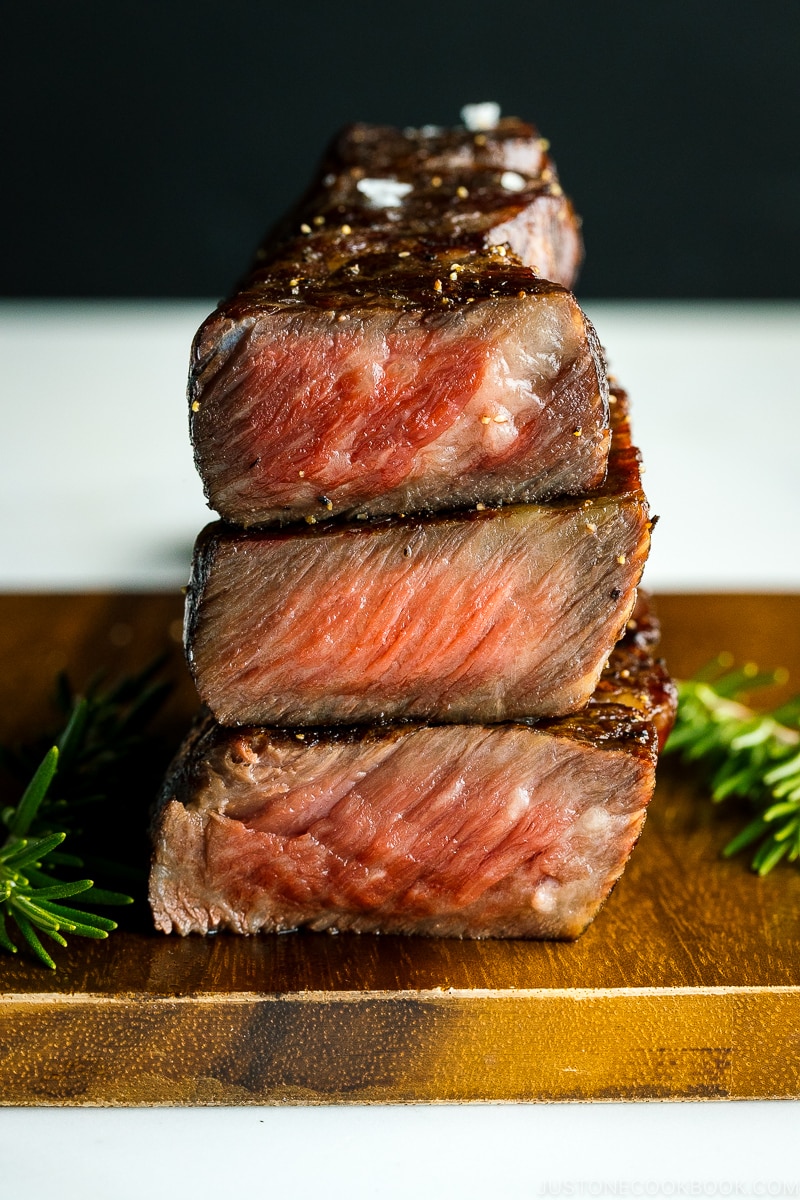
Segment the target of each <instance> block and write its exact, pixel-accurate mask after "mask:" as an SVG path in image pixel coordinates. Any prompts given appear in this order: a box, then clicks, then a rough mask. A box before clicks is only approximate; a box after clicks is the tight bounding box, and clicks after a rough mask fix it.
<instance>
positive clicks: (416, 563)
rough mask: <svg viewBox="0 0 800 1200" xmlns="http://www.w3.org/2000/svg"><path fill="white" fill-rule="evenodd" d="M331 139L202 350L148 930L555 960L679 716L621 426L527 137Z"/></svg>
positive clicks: (385, 134)
mask: <svg viewBox="0 0 800 1200" xmlns="http://www.w3.org/2000/svg"><path fill="white" fill-rule="evenodd" d="M491 108H492V106H476V107H475V108H473V109H471V110H465V117H466V118H467V120H466V124H465V126H463V127H459V128H457V129H455V130H440V129H434V128H430V127H428V128H425V129H422V130H404V131H402V132H400V131H398V130H394V129H386V128H382V127H370V126H355V127H353V128H351V129H349V130H348V131H346V132H345V133H344V134H343V135H342V137H341V138H340V139H339V140H338V141H337V142H336V143H335V144H334V146H333V148H332V149H331V151H330V152H329V155H328V157H327V159H326V160H325V162H324V163H323V166H322V170H321V172H320V175H319V178H318V180H317V181H316V183H315V185H314V186H313V187H312V188H311V190H310V192H309V193H308V195H307V197H306V198H305V199H304V200H303V201H302V202H301V204H300V206H299V208H298V209H297V210H296V211H295V212H294V213H293V214H292V215H291V216H290V217H289V218H288V219H287V221H286V222H284V223H283V225H281V226H280V227H279V228H278V229H277V230H275V231H274V232H273V233H272V234H271V235H270V236H269V237H268V239H267V240H266V242H265V243H264V245H263V246H262V248H261V249H260V250H259V252H258V256H257V259H256V263H255V266H254V268H253V270H252V272H251V273H250V275H249V276H248V277H247V278H246V279H245V280H244V281H243V283H242V284H241V286H240V287H239V289H238V291H237V292H236V294H235V295H234V296H233V297H232V299H230V300H229V301H226V302H224V303H223V304H221V305H220V306H219V308H218V309H217V311H216V312H215V313H213V314H212V316H211V317H209V319H208V320H207V321H206V322H205V324H204V325H203V326H202V328H201V329H200V331H199V333H198V335H197V338H196V339H195V344H194V347H193V352H192V364H191V375H190V384H189V399H190V409H191V430H192V440H193V444H194V448H195V459H196V462H197V466H198V469H199V471H200V474H201V476H202V478H203V482H204V486H205V488H206V494H207V496H208V499H209V503H210V505H211V506H212V507H213V508H215V509H216V510H217V512H218V513H219V514H220V516H221V517H222V520H221V521H218V522H216V523H215V524H213V525H211V526H209V527H208V528H207V529H205V530H204V531H203V533H202V534H201V535H200V538H199V539H198V542H197V546H196V548H195V556H194V564H193V573H192V579H191V582H190V586H189V589H188V594H187V608H186V650H187V656H188V660H189V664H190V667H191V669H192V672H193V675H194V679H195V683H196V685H197V689H198V692H199V694H200V698H201V700H202V701H203V704H204V710H203V712H202V713H201V715H200V717H199V718H198V722H197V724H196V726H195V728H194V729H193V730H192V731H191V732H190V734H189V736H188V738H187V741H186V743H185V745H184V746H183V747H182V748H181V751H180V752H179V754H178V757H177V759H176V761H175V763H174V764H173V767H172V768H171V770H170V772H169V775H168V778H167V780H166V781H165V785H164V789H163V793H162V796H161V799H160V802H159V805H158V809H157V813H156V817H155V822H154V843H155V854H154V862H153V868H152V874H151V903H152V907H153V912H154V916H155V920H156V924H157V926H158V927H159V928H160V929H163V930H165V931H167V932H169V931H171V930H173V929H175V930H177V931H178V932H180V933H189V932H202V933H205V932H208V931H209V930H214V929H220V928H229V929H233V930H236V931H238V932H245V933H254V932H257V931H259V930H267V931H270V930H273V931H274V930H286V929H292V928H296V927H299V926H303V925H307V926H310V927H311V928H314V929H326V928H328V929H331V928H334V929H353V930H358V931H378V932H380V931H387V932H388V931H392V932H416V933H425V934H435V935H456V936H462V937H489V936H520V937H560V938H570V937H575V936H577V935H578V934H579V933H580V932H581V930H582V929H583V928H585V926H586V924H587V923H588V922H589V921H590V920H591V919H592V917H593V916H594V914H595V913H596V912H597V910H598V908H599V906H600V905H601V904H602V902H603V900H604V899H605V898H606V896H607V895H608V893H609V891H610V889H611V887H612V886H613V884H614V882H615V880H616V879H617V878H618V877H619V875H620V873H621V871H622V869H623V867H624V865H625V862H626V860H627V857H628V855H629V853H630V851H631V848H632V847H633V844H634V843H635V841H636V838H637V836H638V833H639V830H640V828H641V825H642V821H643V820H644V815H645V811H646V807H647V804H648V801H649V799H650V796H651V794H652V789H653V784H654V769H655V762H656V756H657V752H658V745H659V741H660V740H662V741H663V738H664V736H666V733H667V732H668V729H669V725H670V723H671V720H672V714H673V710H674V692H673V689H672V685H671V683H670V681H669V678H668V676H667V675H666V672H665V670H664V668H663V666H661V665H660V664H659V663H658V662H656V661H654V659H653V657H652V654H653V646H654V644H655V641H656V640H657V629H656V626H655V622H654V619H653V617H652V614H650V613H649V612H648V611H647V608H646V606H645V605H644V604H643V603H642V602H641V600H640V602H639V605H638V607H637V608H636V611H634V606H635V604H636V600H637V587H638V584H639V580H640V577H641V573H642V569H643V566H644V563H645V560H646V558H647V553H648V549H649V538H650V529H651V521H650V518H649V514H648V508H647V502H646V499H645V497H644V494H643V492H642V488H641V482H640V473H639V455H638V452H637V451H636V449H635V448H634V447H633V446H632V444H631V440H630V433H629V427H628V405H627V398H626V396H625V394H624V393H623V392H622V391H621V390H620V389H618V388H616V387H614V388H611V389H609V386H608V380H607V377H606V372H605V365H604V362H603V357H602V354H601V352H600V349H599V346H598V342H597V338H596V335H595V333H594V330H593V329H592V326H591V324H590V323H589V321H588V320H587V318H586V317H585V316H584V314H583V313H582V312H581V310H580V308H579V307H578V305H577V303H576V301H575V299H574V297H573V296H572V295H571V293H570V292H569V290H568V288H569V286H570V285H571V284H572V282H573V279H574V275H575V272H576V270H577V267H578V263H579V259H580V253H581V247H580V237H579V232H578V222H577V219H576V218H575V215H574V213H573V210H572V207H571V205H570V203H569V201H568V200H567V199H566V198H565V197H564V195H563V192H562V190H561V187H560V185H559V183H558V179H557V176H556V172H555V168H554V166H553V163H552V161H551V160H550V158H549V156H548V154H547V144H546V143H545V142H544V141H543V140H542V139H541V138H540V137H539V136H538V134H537V132H536V131H535V130H534V129H533V128H532V127H531V126H530V125H526V124H524V123H522V122H521V121H518V120H515V119H506V120H502V121H498V120H497V116H496V114H495V113H493V112H492V111H491Z"/></svg>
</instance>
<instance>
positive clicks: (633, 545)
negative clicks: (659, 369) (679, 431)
mask: <svg viewBox="0 0 800 1200" xmlns="http://www.w3.org/2000/svg"><path fill="white" fill-rule="evenodd" d="M614 399H615V403H614V405H612V408H613V409H614V412H615V414H616V416H615V432H614V444H613V448H612V454H611V466H610V470H609V475H608V479H607V480H606V482H605V484H604V485H603V486H602V487H601V488H598V489H596V490H595V491H594V492H592V493H590V494H588V495H587V496H586V497H585V498H583V499H580V500H563V501H557V502H553V503H551V504H549V505H511V506H509V507H503V508H498V509H487V510H484V511H472V512H470V513H457V514H453V515H443V514H438V515H436V516H431V517H428V518H419V517H416V518H411V517H407V518H404V519H402V520H400V519H395V520H391V521H375V522H371V523H363V522H362V523H359V522H352V523H350V524H341V523H337V524H336V525H335V526H316V527H311V526H303V527H302V528H300V529H299V530H292V531H288V530H249V531H242V530H237V529H234V528H231V527H226V526H224V525H221V524H217V525H212V526H210V527H208V528H207V529H206V530H205V531H204V533H203V534H201V536H200V539H199V541H198V544H197V547H196V551H195V558H194V570H193V575H192V581H191V584H190V587H189V591H188V595H187V610H186V611H187V618H186V646H187V652H188V657H189V663H190V666H191V669H192V672H193V675H194V679H195V683H196V685H197V689H198V692H199V693H200V697H201V699H202V700H203V701H204V702H205V703H206V704H208V706H209V707H210V708H211V710H212V712H213V713H214V715H215V717H216V718H217V720H219V721H221V722H222V723H223V724H226V725H230V724H290V725H298V726H306V725H319V724H328V723H331V722H333V723H342V722H345V723H349V722H361V721H367V722H372V721H385V720H397V719H406V718H414V719H425V720H436V721H469V720H474V721H481V722H487V721H488V722H491V721H502V720H507V719H510V718H513V717H530V716H540V715H545V714H558V713H564V712H570V711H573V710H574V709H576V708H578V707H580V706H581V705H582V704H585V703H586V701H587V700H588V699H589V696H590V695H591V693H592V691H593V689H594V687H595V685H596V683H597V680H598V678H599V675H600V671H601V670H602V667H603V664H604V663H605V661H606V659H607V658H608V655H609V653H610V652H611V649H612V647H613V645H614V643H615V642H616V641H617V639H618V638H619V636H620V635H621V633H622V630H623V628H624V626H625V623H626V621H627V619H628V617H629V616H630V613H631V610H632V608H633V604H634V600H635V597H636V587H637V585H638V582H639V578H640V576H641V572H642V568H643V566H644V562H645V559H646V557H647V552H648V547H649V539H650V532H649V531H650V521H649V517H648V508H647V502H646V500H645V498H644V495H643V493H642V490H641V485H640V480H639V460H638V453H637V452H636V451H635V449H633V448H632V447H631V445H630V437H629V432H628V426H627V415H626V414H627V409H626V401H625V397H624V393H621V392H619V391H617V392H616V393H615V396H614Z"/></svg>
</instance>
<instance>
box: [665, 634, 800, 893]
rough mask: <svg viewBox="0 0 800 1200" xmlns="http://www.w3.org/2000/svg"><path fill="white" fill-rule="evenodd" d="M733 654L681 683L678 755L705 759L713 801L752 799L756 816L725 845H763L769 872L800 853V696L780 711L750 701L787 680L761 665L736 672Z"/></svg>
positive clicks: (761, 865) (758, 861)
mask: <svg viewBox="0 0 800 1200" xmlns="http://www.w3.org/2000/svg"><path fill="white" fill-rule="evenodd" d="M730 665H731V661H730V659H728V658H727V657H726V656H720V659H719V660H718V661H717V662H716V663H712V664H709V666H707V667H704V668H703V670H702V671H699V672H698V674H697V675H696V676H695V678H694V679H691V680H682V681H679V683H678V716H677V720H676V723H675V729H674V731H673V733H672V735H671V736H670V738H669V741H668V742H667V745H666V751H667V752H668V753H670V754H678V755H679V756H680V757H681V758H682V759H683V760H684V761H686V762H693V763H699V764H701V767H702V769H703V771H704V774H705V777H706V780H707V783H708V786H709V789H710V792H711V797H712V799H713V800H714V801H715V802H717V803H720V802H722V801H725V800H727V799H729V798H730V797H739V798H740V799H744V800H746V801H748V803H749V804H750V806H751V809H752V810H754V812H755V814H756V815H755V816H754V818H753V819H752V820H750V821H749V822H748V823H747V824H746V825H745V827H744V829H742V831H741V832H740V833H738V834H737V835H736V837H734V838H732V839H731V841H729V842H728V844H727V846H725V849H724V850H723V854H724V855H725V857H726V858H730V857H731V856H732V855H734V854H738V853H739V852H740V851H742V850H744V849H746V848H747V847H749V846H753V845H755V846H756V850H755V854H754V856H753V859H752V868H753V870H754V871H756V872H758V874H759V875H766V874H767V873H768V872H769V871H771V870H772V869H773V867H775V866H776V864H777V863H779V862H780V861H781V859H782V858H788V860H789V861H790V862H795V861H797V860H798V859H800V697H797V698H795V699H794V700H790V701H789V702H788V703H787V704H783V705H781V707H780V708H777V709H775V710H773V711H772V712H756V711H755V710H753V709H752V708H750V707H749V706H748V705H746V704H745V703H743V698H747V697H748V696H749V693H751V692H752V691H753V690H755V689H757V688H759V687H764V686H766V685H768V684H774V683H775V682H776V681H778V680H783V681H785V673H784V672H774V673H773V674H765V673H764V672H760V671H759V670H758V668H757V667H756V666H755V665H754V664H753V663H748V664H746V665H745V666H744V667H742V668H739V669H735V670H732V671H730V670H728V668H729V666H730Z"/></svg>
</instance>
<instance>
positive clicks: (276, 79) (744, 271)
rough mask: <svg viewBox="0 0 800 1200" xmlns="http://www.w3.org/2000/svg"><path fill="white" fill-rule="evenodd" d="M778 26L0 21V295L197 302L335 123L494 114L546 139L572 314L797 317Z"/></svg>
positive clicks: (275, 208)
mask: <svg viewBox="0 0 800 1200" xmlns="http://www.w3.org/2000/svg"><path fill="white" fill-rule="evenodd" d="M799 18H800V4H798V3H797V0H790V2H789V0H787V2H778V0H762V2H761V3H755V2H753V0H746V2H744V3H730V2H726V0H717V2H715V3H708V2H705V3H704V2H700V3H697V4H690V3H686V4H683V3H658V2H653V0H651V2H649V3H648V2H647V0H638V2H634V0H596V2H592V3H575V2H572V3H567V2H565V0H562V2H558V0H548V2H547V3H539V2H536V0H531V2H528V3H525V2H523V0H494V2H492V0H487V2H486V3H477V2H475V0H458V2H456V0H441V2H439V3H437V2H436V0H427V2H425V0H406V2H405V3H403V4H402V5H401V4H383V3H379V2H375V3H367V2H365V0H355V2H353V3H349V4H345V3H326V2H324V0H313V2H310V3H309V2H306V3H271V2H262V3H256V2H255V0H227V2H226V0H215V2H213V3H211V2H208V0H162V2H161V3H157V2H155V0H154V2H153V3H134V2H132V0H110V2H109V0H104V2H103V3H100V2H94V0H92V2H86V3H82V2H81V0H71V2H65V0H48V2H45V3H37V2H35V0H34V2H32V3H28V4H24V5H17V6H14V7H9V8H8V10H7V12H6V15H5V17H4V21H3V41H4V43H5V47H6V49H5V54H4V58H5V63H4V66H3V70H2V72H1V73H0V88H1V89H2V96H1V98H2V112H3V115H4V124H5V127H6V135H5V149H4V153H3V159H4V172H3V174H4V175H5V184H4V186H3V189H2V200H1V202H2V216H3V218H4V220H3V226H4V229H5V231H6V233H7V235H8V238H7V244H6V248H5V250H4V251H3V254H2V256H1V259H2V261H1V263H0V271H1V275H0V292H2V294H4V295H6V296H107V297H112V296H187V297H188V296H204V297H205V296H212V297H214V296H218V295H222V294H223V293H224V292H225V291H226V290H227V289H228V288H229V287H230V286H231V284H232V282H233V280H235V279H236V278H237V277H238V275H239V274H240V272H241V269H242V268H243V267H244V266H245V265H246V263H247V261H248V260H249V257H250V255H251V252H252V250H253V247H254V246H255V244H256V243H257V241H258V239H259V237H260V235H261V234H262V233H263V231H264V229H265V228H266V227H267V226H268V225H269V224H270V223H271V222H272V220H273V219H274V218H275V217H277V216H278V215H280V213H281V212H282V211H283V210H284V209H285V208H286V207H287V206H288V205H289V203H290V202H291V201H292V199H293V198H294V197H295V196H296V195H297V194H298V193H299V191H300V190H301V188H302V187H304V186H305V184H306V182H307V181H308V178H309V176H310V175H311V173H312V171H313V168H314V165H315V163H316V160H317V158H318V156H319V154H320V152H321V151H322V149H323V147H324V145H325V143H326V142H327V141H328V140H329V138H330V136H331V134H332V133H333V131H334V130H335V129H336V128H338V127H339V126H341V125H343V124H345V123H346V122H349V121H352V120H369V121H378V122H389V123H393V124H400V125H406V124H424V123H426V122H438V123H442V124H449V123H455V122H456V121H457V120H458V113H459V109H460V107H461V105H462V104H464V103H466V102H471V101H480V100H489V99H494V100H497V101H499V102H500V103H501V104H502V106H503V110H504V111H505V112H507V113H513V114H516V115H519V116H522V117H525V118H527V119H530V120H533V121H535V122H536V124H538V126H539V127H540V129H541V131H542V133H543V134H544V135H545V136H547V137H548V138H550V140H551V142H552V145H553V151H554V155H555V158H556V161H557V163H558V166H559V170H560V173H561V177H562V182H563V183H564V185H565V187H566V190H567V191H568V192H569V193H570V194H571V195H572V196H573V198H574V199H575V202H576V204H577V207H578V209H579V211H581V212H582V214H583V216H584V222H585V226H584V228H585V236H586V242H587V249H588V255H587V261H586V265H585V267H584V270H583V274H582V278H581V284H580V289H579V290H580V292H581V294H583V295H585V296H609V297H612V296H619V297H671V296H676V297H796V296H797V295H798V276H800V248H799V245H798V237H797V218H798V213H800V161H799V156H798V141H799V140H800V103H798V100H799V97H800V88H799V87H798V62H799V61H800V60H799V56H798V50H799V49H800V19H799Z"/></svg>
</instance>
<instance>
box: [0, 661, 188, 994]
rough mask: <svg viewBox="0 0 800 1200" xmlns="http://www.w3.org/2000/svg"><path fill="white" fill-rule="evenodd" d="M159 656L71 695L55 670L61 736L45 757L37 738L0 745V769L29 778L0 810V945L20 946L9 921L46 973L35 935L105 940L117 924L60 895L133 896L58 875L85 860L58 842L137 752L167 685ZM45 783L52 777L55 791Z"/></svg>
mask: <svg viewBox="0 0 800 1200" xmlns="http://www.w3.org/2000/svg"><path fill="white" fill-rule="evenodd" d="M164 661H165V659H160V660H157V661H156V662H154V663H151V664H149V665H148V666H147V667H145V668H144V670H142V671H140V672H138V673H137V674H136V675H131V676H127V677H125V678H123V679H121V680H120V681H119V682H118V683H117V684H115V685H114V686H113V687H112V688H110V689H108V690H107V691H105V692H103V691H102V690H101V684H102V681H103V676H102V673H101V674H99V675H98V676H96V677H95V679H94V680H92V681H91V682H90V684H89V686H88V687H87V689H86V692H85V695H84V696H83V697H80V696H76V695H75V693H74V692H73V689H72V687H71V686H70V683H69V680H68V679H67V678H66V676H65V675H63V674H62V675H59V677H58V679H57V681H56V703H57V705H58V707H59V708H60V710H61V711H62V713H63V714H64V715H65V723H64V726H63V729H62V730H61V732H60V734H58V735H56V736H55V737H53V738H52V739H49V741H50V748H49V749H47V751H46V753H45V754H44V757H42V750H43V746H42V743H41V742H39V745H38V749H36V748H35V747H33V748H30V749H28V750H21V751H19V752H16V751H13V752H12V751H11V750H9V749H8V748H4V747H0V761H2V764H3V766H4V767H5V768H6V769H8V770H10V771H11V772H12V773H16V774H18V775H19V776H20V778H21V779H23V780H24V779H25V778H26V775H25V774H22V772H23V771H25V772H27V775H28V777H29V782H28V783H27V786H25V787H24V789H23V791H22V795H21V797H20V799H19V802H18V803H17V804H16V805H10V806H8V807H6V808H5V809H4V810H3V811H2V814H0V821H2V824H3V825H4V826H5V828H6V829H7V831H8V834H7V836H6V838H5V841H1V840H0V950H4V951H6V952H7V953H9V954H16V953H17V951H18V949H19V946H17V945H16V944H15V942H14V940H13V939H12V936H11V931H12V927H15V928H16V929H17V930H18V932H19V934H20V935H21V939H22V943H23V944H25V945H27V947H28V949H29V950H30V951H31V952H32V954H33V955H34V956H35V957H36V959H37V960H38V961H39V962H40V963H42V964H43V965H44V966H46V967H49V968H50V969H51V970H53V969H55V962H54V961H53V958H52V957H51V955H50V954H49V953H48V952H47V950H45V948H44V946H43V945H42V943H41V940H40V938H39V933H42V934H44V935H45V936H46V937H49V938H51V939H52V940H53V941H54V942H56V943H57V944H58V945H60V946H66V944H67V943H66V939H65V938H64V936H63V935H64V933H68V934H77V935H79V936H81V937H88V938H106V937H108V934H109V933H110V932H112V930H114V929H116V928H117V924H116V922H115V921H112V920H111V919H110V918H108V917H104V916H100V915H98V914H97V913H95V912H86V911H84V910H83V909H78V908H73V907H71V906H70V905H65V904H63V903H60V901H63V900H67V899H69V898H70V897H71V896H77V895H80V896H82V897H83V899H82V901H81V903H82V904H89V905H92V906H94V905H100V906H104V905H124V904H132V903H133V899H132V897H131V896H128V895H126V894H124V893H123V892H117V891H110V890H108V889H104V888H96V887H95V886H94V884H93V882H92V880H90V879H61V878H60V877H59V876H60V874H61V871H62V870H64V869H66V870H67V871H69V870H70V869H72V870H78V871H80V870H82V869H83V861H84V860H83V857H81V856H79V855H76V854H74V853H72V852H71V851H70V852H65V851H63V850H61V849H60V847H61V844H62V842H63V841H64V840H65V838H66V837H67V834H68V833H69V834H70V836H73V835H74V834H76V833H77V834H80V832H81V826H80V822H81V821H82V820H83V816H82V814H83V813H88V812H89V810H90V809H91V808H92V807H93V806H96V805H99V804H102V803H105V802H107V801H108V800H109V798H110V797H111V796H112V795H114V794H115V791H116V788H117V786H118V781H119V780H120V778H124V771H125V768H126V764H127V763H128V762H129V761H130V760H131V759H133V757H134V756H135V755H137V753H138V752H139V751H140V748H141V744H142V737H143V731H144V728H145V726H146V724H147V722H148V721H149V720H150V718H151V717H152V716H153V714H154V713H155V711H156V709H157V708H158V706H159V705H160V704H161V703H162V702H163V700H164V698H165V696H166V694H167V693H168V691H169V686H168V685H167V684H165V683H163V682H160V681H158V680H157V679H156V676H157V674H158V672H159V670H160V669H161V667H162V666H163V663H164ZM47 744H48V743H47V742H45V743H44V745H45V746H47ZM54 780H57V781H58V793H57V794H56V795H53V788H52V784H53V781H54ZM87 859H91V862H92V864H93V865H92V866H91V867H90V868H89V869H90V870H91V871H92V873H93V874H94V870H95V867H96V866H98V865H99V866H100V867H101V873H106V872H108V873H110V874H112V875H113V874H121V875H123V876H124V875H127V876H128V877H133V878H138V876H137V874H136V872H134V871H132V870H131V869H130V868H129V867H127V866H124V865H123V866H119V865H118V864H114V863H111V862H109V861H107V860H104V859H98V858H96V856H94V854H93V853H90V854H88V855H87ZM37 930H38V932H37Z"/></svg>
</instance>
